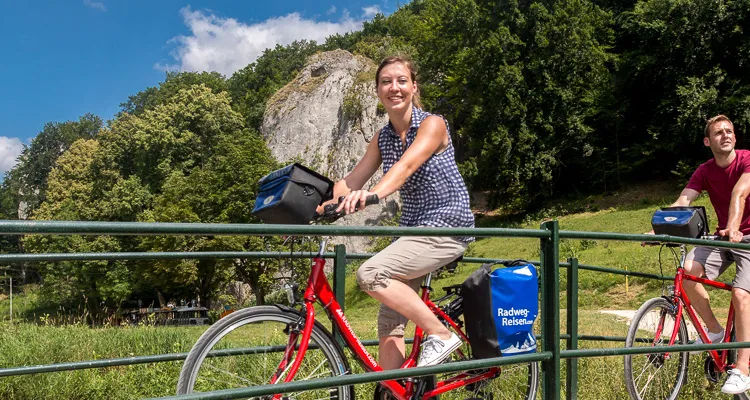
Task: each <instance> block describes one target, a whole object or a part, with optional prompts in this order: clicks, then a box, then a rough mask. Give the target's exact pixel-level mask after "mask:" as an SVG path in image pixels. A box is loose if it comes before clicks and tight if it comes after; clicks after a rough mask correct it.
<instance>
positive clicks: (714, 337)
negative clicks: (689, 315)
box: [690, 329, 724, 354]
mask: <svg viewBox="0 0 750 400" xmlns="http://www.w3.org/2000/svg"><path fill="white" fill-rule="evenodd" d="M708 339H709V340H711V343H721V342H723V341H724V329H722V330H721V332H718V333H712V332H708ZM693 344H703V339H701V338H700V336H699V337H698V339H695V342H693ZM704 351H708V350H697V351H691V352H690V354H700V353H702V352H704Z"/></svg>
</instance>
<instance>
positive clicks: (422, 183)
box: [378, 107, 474, 242]
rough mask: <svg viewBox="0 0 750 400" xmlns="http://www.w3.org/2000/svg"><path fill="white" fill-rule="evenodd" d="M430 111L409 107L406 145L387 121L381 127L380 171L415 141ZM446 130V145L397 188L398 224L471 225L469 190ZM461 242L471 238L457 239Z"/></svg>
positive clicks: (471, 239)
mask: <svg viewBox="0 0 750 400" xmlns="http://www.w3.org/2000/svg"><path fill="white" fill-rule="evenodd" d="M430 115H432V114H430V113H428V112H425V111H422V110H421V109H419V108H417V107H412V113H411V127H410V128H409V131H408V132H407V133H406V147H402V144H401V138H400V137H399V136H398V134H397V133H396V132H395V131H394V130H393V126H392V125H391V124H390V122H389V123H388V125H386V126H385V127H383V129H381V130H380V135H379V137H378V148H379V149H380V157H381V158H382V160H383V174H385V173H387V172H388V170H390V169H391V167H393V164H395V163H396V162H397V161H398V160H400V159H401V156H403V154H404V152H405V151H406V149H408V148H409V146H411V144H412V143H414V139H415V138H416V137H417V129H419V125H420V124H421V123H422V121H424V120H425V118H427V117H429V116H430ZM445 125H446V128H447V129H448V140H449V142H448V147H447V148H446V149H445V150H443V151H442V152H441V153H439V154H433V155H432V156H431V157H430V158H429V159H427V161H425V163H424V164H422V166H421V167H419V169H417V171H416V172H414V174H413V175H412V176H410V177H409V179H407V180H406V182H405V183H404V185H403V186H401V188H400V189H399V193H400V194H401V200H402V203H403V205H402V208H401V220H400V221H399V225H401V226H432V227H449V228H450V227H453V228H461V227H465V228H473V227H474V215H473V214H472V213H471V209H470V208H469V193H468V191H467V190H466V185H465V184H464V180H463V178H462V177H461V175H460V174H459V173H458V166H457V165H456V160H455V158H454V155H453V152H454V149H453V142H452V141H451V140H450V128H449V127H448V122H447V121H446V123H445ZM456 239H458V240H461V241H464V242H470V241H473V240H474V238H470V237H459V238H456Z"/></svg>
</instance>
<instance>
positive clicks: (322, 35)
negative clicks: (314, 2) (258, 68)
mask: <svg viewBox="0 0 750 400" xmlns="http://www.w3.org/2000/svg"><path fill="white" fill-rule="evenodd" d="M369 8H370V7H368V9H369ZM180 13H181V14H182V16H183V18H184V19H185V24H186V25H187V26H188V28H190V31H191V32H192V34H191V35H190V36H178V37H175V38H173V39H171V40H170V42H173V43H176V44H177V48H176V49H175V50H174V51H173V52H172V56H173V57H174V58H175V60H176V61H177V63H176V64H174V65H163V64H157V65H156V67H157V68H159V69H168V70H180V71H218V72H220V73H222V74H224V75H226V76H230V75H231V74H232V73H233V72H235V71H237V70H238V69H241V68H244V67H245V66H247V65H248V64H250V63H251V62H253V61H255V60H256V59H257V58H258V57H260V56H261V55H262V54H263V50H265V49H268V48H273V47H275V46H276V45H277V44H281V45H287V44H290V43H292V42H293V41H295V40H302V39H306V40H315V41H317V42H318V43H322V42H323V41H325V39H326V38H327V37H328V36H331V35H333V34H336V33H339V34H343V33H346V32H351V31H356V30H359V29H361V28H362V23H363V22H364V19H365V18H366V16H364V15H363V17H362V19H353V18H352V17H351V16H350V15H349V13H348V12H346V10H344V12H343V13H342V14H343V15H342V17H341V19H340V20H339V21H337V22H331V21H315V20H312V19H305V18H302V16H301V15H300V14H299V13H292V14H289V15H285V16H283V17H276V18H269V19H267V20H265V21H263V22H260V23H257V24H253V25H246V24H244V23H242V22H239V21H237V20H236V19H233V18H222V17H218V16H216V15H214V14H211V13H204V12H203V11H192V10H191V9H190V8H189V7H185V8H183V9H182V10H180Z"/></svg>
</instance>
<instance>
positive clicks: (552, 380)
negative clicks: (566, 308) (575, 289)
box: [540, 221, 560, 400]
mask: <svg viewBox="0 0 750 400" xmlns="http://www.w3.org/2000/svg"><path fill="white" fill-rule="evenodd" d="M541 229H545V230H548V231H550V233H551V234H552V235H551V236H550V237H549V238H544V239H541V252H540V253H541V254H540V255H541V257H540V264H541V266H542V317H543V318H542V341H543V345H544V351H549V352H552V358H550V359H549V360H545V361H542V395H543V398H544V400H559V399H560V286H559V285H560V259H559V258H558V254H559V253H558V252H559V245H560V229H559V226H558V224H557V221H547V222H544V223H543V224H542V226H541Z"/></svg>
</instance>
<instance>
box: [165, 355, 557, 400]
mask: <svg viewBox="0 0 750 400" xmlns="http://www.w3.org/2000/svg"><path fill="white" fill-rule="evenodd" d="M550 358H552V352H550V351H543V352H539V353H534V354H527V355H518V356H512V357H497V358H487V359H483V360H469V361H457V362H451V363H447V364H439V365H433V366H430V367H419V368H407V369H395V370H389V371H382V372H366V373H362V374H354V375H341V376H335V377H329V378H323V379H313V380H309V381H301V382H289V383H278V384H273V385H261V386H255V387H249V388H243V389H228V390H219V391H215V392H206V393H195V394H186V395H180V396H167V397H159V399H161V400H166V399H172V400H178V399H179V400H215V399H241V398H248V397H257V396H264V395H268V394H273V393H289V392H297V391H300V390H310V389H321V388H327V387H333V386H346V385H354V384H359V383H369V382H379V381H385V380H391V379H401V378H410V377H415V376H425V375H435V374H442V373H447V372H458V371H466V370H471V369H479V368H488V367H494V366H501V365H509V364H521V363H529V362H539V361H544V360H548V359H550Z"/></svg>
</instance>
